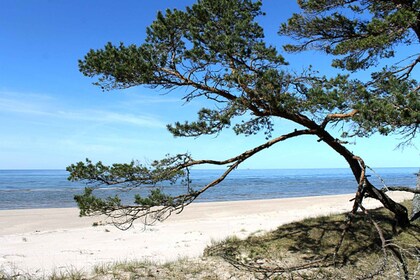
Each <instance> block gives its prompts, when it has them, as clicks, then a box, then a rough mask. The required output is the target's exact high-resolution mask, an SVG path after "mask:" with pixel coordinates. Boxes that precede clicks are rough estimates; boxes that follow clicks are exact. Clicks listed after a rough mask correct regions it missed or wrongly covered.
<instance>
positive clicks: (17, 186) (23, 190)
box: [0, 167, 419, 210]
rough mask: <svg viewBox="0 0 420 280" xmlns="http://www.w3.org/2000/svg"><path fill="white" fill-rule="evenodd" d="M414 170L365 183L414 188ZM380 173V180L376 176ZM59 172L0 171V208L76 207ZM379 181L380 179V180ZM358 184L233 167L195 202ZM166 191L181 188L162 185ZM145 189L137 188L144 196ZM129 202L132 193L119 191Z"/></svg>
mask: <svg viewBox="0 0 420 280" xmlns="http://www.w3.org/2000/svg"><path fill="white" fill-rule="evenodd" d="M418 171H419V168H417V167H413V168H379V169H376V170H375V172H376V173H377V174H374V173H372V172H369V174H370V178H369V179H370V181H372V182H373V183H375V184H376V185H377V186H378V187H382V186H383V185H384V182H385V184H386V185H388V186H392V185H404V186H411V187H414V186H415V184H416V176H415V175H414V173H416V172H418ZM222 172H223V170H193V171H192V173H191V178H192V186H194V187H197V188H198V187H200V186H203V185H204V184H206V183H208V182H210V180H212V179H215V178H217V177H218V176H219V175H220V174H221V173H222ZM378 175H380V178H381V179H379V178H378ZM67 176H68V173H67V172H66V171H64V170H0V209H2V210H4V209H24V208H55V207H76V203H75V202H74V200H73V197H74V195H75V194H80V193H81V192H82V191H83V188H84V186H85V185H84V184H83V183H74V182H69V181H67ZM382 180H383V181H384V182H382ZM356 187H357V184H356V183H355V180H354V178H353V175H352V174H351V172H350V170H349V169H344V168H343V169H273V170H235V171H234V172H232V173H231V174H230V175H229V176H228V177H227V178H226V179H225V180H224V181H223V182H222V183H221V184H220V185H219V186H216V187H214V188H213V189H210V190H209V191H208V192H207V193H205V194H203V196H202V197H200V198H199V199H198V200H197V201H201V202H203V201H228V200H248V199H270V198H285V197H300V196H317V195H333V194H346V193H353V192H355V190H356ZM163 188H164V190H165V191H167V192H168V193H171V194H176V193H180V192H182V191H183V187H182V186H177V185H173V186H165V187H163ZM97 192H98V194H99V195H100V196H110V195H114V194H115V189H105V188H102V189H99V190H98V191H97ZM146 193H147V189H142V190H140V194H141V195H145V194H146ZM122 197H123V200H124V201H127V202H130V201H131V200H132V199H133V191H131V192H124V193H123V195H122Z"/></svg>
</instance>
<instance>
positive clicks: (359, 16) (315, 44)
mask: <svg viewBox="0 0 420 280" xmlns="http://www.w3.org/2000/svg"><path fill="white" fill-rule="evenodd" d="M299 4H300V6H301V8H302V9H303V11H304V12H303V13H301V14H294V15H293V16H292V17H291V18H290V19H289V20H288V22H287V23H283V24H282V25H281V27H280V34H283V35H288V36H292V37H294V38H296V39H298V40H300V41H301V43H300V44H296V45H293V44H289V45H286V46H285V49H286V50H287V51H302V50H306V49H317V50H323V51H325V52H326V53H331V54H333V55H343V57H341V58H337V59H336V60H334V62H333V66H335V67H339V68H344V69H347V70H351V71H355V70H358V69H367V68H368V67H370V66H372V65H375V64H376V63H377V62H378V60H380V59H382V58H388V57H393V56H394V55H395V53H394V47H395V45H396V44H400V43H404V44H407V43H410V42H412V41H413V36H416V33H417V36H418V34H419V33H418V32H419V31H420V30H419V29H418V26H417V25H418V23H417V22H418V20H417V18H418V14H419V10H418V6H419V1H365V0H363V1H356V0H352V1H317V0H306V1H299ZM416 7H417V8H416ZM417 40H418V39H417ZM417 40H415V41H417Z"/></svg>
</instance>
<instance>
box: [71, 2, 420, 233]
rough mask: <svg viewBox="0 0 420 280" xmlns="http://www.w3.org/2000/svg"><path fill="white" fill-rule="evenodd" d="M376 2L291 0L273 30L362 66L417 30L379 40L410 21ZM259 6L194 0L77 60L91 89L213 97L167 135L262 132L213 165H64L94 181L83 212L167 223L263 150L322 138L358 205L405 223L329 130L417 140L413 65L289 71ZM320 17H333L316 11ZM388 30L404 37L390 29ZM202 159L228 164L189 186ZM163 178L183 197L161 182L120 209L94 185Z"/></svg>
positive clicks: (188, 160)
mask: <svg viewBox="0 0 420 280" xmlns="http://www.w3.org/2000/svg"><path fill="white" fill-rule="evenodd" d="M383 2H384V3H385V2H386V3H387V2H388V1H327V0H325V1H300V4H301V6H302V8H303V9H304V13H303V14H302V15H300V14H296V15H293V17H292V18H291V19H290V20H289V22H288V23H287V24H284V25H282V27H281V29H280V32H281V33H282V34H286V35H289V36H293V37H295V38H297V39H299V40H302V43H301V44H296V45H288V46H285V48H286V50H288V51H300V50H305V49H309V48H316V49H321V50H324V51H325V52H327V53H332V54H336V55H341V56H340V57H339V58H337V60H335V62H334V66H336V67H341V68H345V69H348V70H351V71H356V70H358V69H366V68H368V67H370V66H372V65H374V64H375V61H376V60H377V59H379V58H383V57H391V56H392V55H393V54H394V53H393V52H392V51H391V50H392V49H393V45H394V43H399V42H404V43H407V42H406V41H404V40H405V39H404V40H403V39H402V38H406V37H407V36H409V33H410V32H409V30H414V29H413V27H411V25H407V24H405V25H403V26H405V28H406V29H407V30H406V31H404V32H402V31H400V29H401V26H400V27H396V29H395V30H396V31H392V32H391V33H392V34H393V35H394V36H393V37H392V38H388V36H382V37H386V38H382V37H381V34H382V33H383V30H384V29H386V28H385V27H384V26H385V25H392V24H393V22H394V21H398V22H399V20H396V19H395V18H394V17H403V16H404V17H409V15H408V14H409V13H408V12H406V13H405V12H404V13H402V14H401V15H398V14H399V13H397V11H396V9H398V8H397V6H398V5H397V4H395V5H394V8H392V7H391V8H392V9H391V8H389V6H390V5H385V4H384V3H383ZM393 2H399V1H393ZM381 3H382V4H381ZM347 6H348V7H349V9H350V10H351V11H352V12H353V13H356V14H359V15H360V17H361V18H364V17H366V16H367V15H369V14H370V13H373V18H372V19H371V20H369V18H368V19H366V20H357V19H353V17H352V16H350V15H349V18H351V19H349V18H347V17H346V13H345V12H341V8H342V7H347ZM416 6H417V5H416ZM261 7H262V2H261V1H250V0H199V1H197V3H196V4H194V5H192V6H191V7H187V8H186V10H185V11H181V10H167V11H166V12H165V13H161V12H159V13H158V14H157V18H156V20H155V21H154V22H153V23H152V24H151V25H150V26H149V27H148V28H147V30H146V33H147V37H146V39H145V42H144V43H143V44H141V45H139V46H137V45H128V46H126V45H125V44H123V43H120V44H118V45H115V44H112V43H108V44H107V45H106V46H105V47H104V48H103V49H99V50H90V51H89V53H88V54H87V55H86V56H85V58H84V59H83V60H81V61H79V67H80V71H81V72H82V73H83V74H84V75H86V76H88V77H97V81H96V82H95V84H96V85H98V86H100V87H101V88H102V89H103V90H113V89H125V88H129V87H134V86H149V87H152V88H163V89H167V90H171V89H174V88H185V89H186V92H187V93H186V94H185V96H184V99H185V101H187V102H188V101H191V100H193V99H196V98H204V99H207V100H210V101H212V103H213V105H214V106H212V107H210V108H202V109H201V110H200V111H199V112H198V117H197V120H194V121H190V120H189V121H184V122H175V123H174V124H171V125H168V130H169V131H170V132H171V133H172V134H173V135H174V136H177V137H197V136H200V135H207V134H218V133H221V131H222V130H224V129H233V130H234V131H235V133H237V134H244V135H252V134H256V133H259V132H263V133H265V135H266V137H267V142H265V143H262V144H261V145H260V146H257V147H255V148H253V149H251V150H248V151H244V152H243V153H242V154H239V155H237V156H235V157H232V158H229V159H225V160H220V161H217V160H211V159H206V160H195V159H193V157H192V156H191V155H188V154H180V155H175V156H168V157H167V158H164V159H162V160H157V161H154V162H153V163H152V164H151V165H150V166H146V165H142V164H140V163H137V162H132V163H130V164H114V165H112V166H104V165H103V164H102V163H101V162H99V163H92V162H90V161H89V160H87V161H86V162H79V163H77V164H73V165H71V166H69V167H68V171H69V172H70V177H69V178H70V179H71V180H82V181H86V182H87V183H88V184H90V185H91V187H90V188H87V189H86V192H85V193H84V194H83V195H79V196H76V200H77V202H78V203H79V207H80V208H81V214H82V215H90V214H106V215H108V216H110V217H113V218H114V219H115V221H116V224H117V225H119V226H121V227H124V226H126V225H128V226H130V225H131V223H132V222H133V221H134V220H136V219H138V218H141V217H152V221H153V220H154V219H163V218H166V217H167V216H168V215H169V214H170V213H172V212H173V211H182V209H183V207H185V206H186V205H188V204H189V203H191V202H192V201H194V199H196V198H197V197H198V196H199V195H200V194H201V193H203V192H204V191H206V190H208V189H209V188H211V187H214V186H216V185H217V184H218V183H220V182H221V181H222V180H223V179H224V178H225V177H226V176H227V175H228V174H229V173H230V172H231V171H232V170H234V169H235V168H236V167H238V166H239V165H240V164H241V163H242V162H243V161H245V160H247V159H248V158H250V157H252V156H253V155H254V154H256V153H258V152H260V151H261V150H263V149H267V148H269V147H271V146H272V145H275V144H277V143H279V142H282V141H285V140H287V139H290V138H293V137H298V136H301V135H313V136H315V138H314V140H317V141H318V142H324V143H326V144H327V145H328V146H329V147H331V148H332V149H333V150H334V151H335V152H337V153H338V154H340V155H341V156H342V157H343V158H344V159H345V160H346V161H347V162H348V164H349V166H350V168H351V169H352V171H353V174H354V176H355V179H356V180H357V182H358V184H359V192H358V196H357V199H356V201H357V203H361V200H362V199H363V196H364V195H369V196H372V197H374V198H376V199H378V200H380V201H381V202H382V203H383V204H384V206H385V207H387V208H388V209H389V210H391V211H392V212H394V213H395V215H396V219H397V221H398V223H399V225H401V226H403V227H404V226H407V225H408V224H409V220H408V216H407V214H408V213H407V209H406V208H405V207H404V206H402V205H400V204H398V203H395V202H394V201H393V200H392V199H390V198H389V197H388V196H387V194H386V193H385V191H384V190H380V189H377V188H376V187H374V186H373V185H372V184H370V183H369V181H368V180H367V179H366V178H365V177H364V168H365V166H364V163H363V161H362V160H361V159H360V158H359V157H356V156H355V155H353V154H352V153H351V152H350V151H349V150H348V149H347V148H346V146H345V144H346V139H343V138H340V135H337V136H334V135H332V133H333V132H329V130H330V128H331V127H332V126H333V125H337V124H340V123H345V126H344V127H345V128H346V129H347V131H345V133H343V135H341V136H345V137H350V136H369V135H371V134H373V133H376V132H379V133H382V134H388V133H391V132H396V133H401V134H402V135H403V136H406V137H407V138H406V139H407V140H411V139H414V137H415V136H416V133H417V132H418V130H419V106H420V101H419V95H418V87H419V85H418V82H417V81H416V80H414V79H413V78H412V77H411V73H412V69H410V68H398V69H397V68H394V67H387V68H384V69H383V70H382V71H378V72H374V73H372V80H370V81H369V82H365V81H360V80H357V79H350V77H349V75H344V74H340V75H336V76H334V77H327V76H320V75H318V74H316V72H312V71H311V70H308V71H304V72H303V73H301V74H295V73H293V72H291V71H289V70H288V63H287V62H286V60H285V58H284V57H283V56H282V55H280V54H279V53H278V50H277V48H276V47H274V46H271V45H267V44H266V43H265V41H264V32H263V28H262V27H261V26H260V25H259V23H258V20H257V18H258V17H260V16H263V15H264V13H263V12H262V10H261ZM369 9H372V11H371V10H369ZM335 10H337V12H335ZM324 12H327V13H328V12H331V15H327V16H325V15H324V14H323V13H324ZM393 18H394V19H393ZM369 22H372V23H369ZM413 24H414V23H413ZM413 24H412V25H413ZM374 26H376V27H375V28H373V27H374ZM380 26H382V29H380ZM393 28H394V26H393V25H392V28H391V30H394V29H393ZM410 28H412V29H410ZM381 30H382V31H381ZM386 30H388V29H386ZM397 31H398V32H400V33H401V32H402V33H401V34H400V33H398V34H394V33H395V32H397ZM351 32H352V33H351ZM375 34H376V35H375ZM340 36H341V37H340ZM366 38H368V39H366ZM416 63H417V62H416ZM415 65H416V64H414V66H415ZM414 66H413V67H414ZM403 74H406V75H403ZM275 119H285V120H288V121H291V122H293V123H295V124H296V125H297V126H296V127H297V129H295V130H293V131H290V132H286V133H284V134H282V135H273V132H274V130H273V126H274V121H273V120H275ZM201 164H213V165H224V166H226V171H225V172H224V173H223V174H222V175H221V176H220V177H219V178H217V179H216V180H214V181H212V182H209V183H208V184H207V185H205V186H201V187H200V188H198V189H193V188H192V187H191V184H190V178H189V168H190V167H192V166H195V165H201ZM161 182H164V183H176V184H180V185H183V186H185V193H184V194H182V195H179V196H175V197H171V196H169V195H167V194H165V193H164V191H161V190H160V189H159V188H158V189H157V190H154V191H152V192H151V193H150V195H149V196H148V197H145V198H143V197H140V196H136V197H135V198H134V200H133V203H132V204H129V205H126V204H124V203H122V202H121V200H119V198H118V197H112V198H107V199H103V198H98V197H96V196H94V194H93V191H94V188H95V187H96V186H97V185H105V186H106V185H112V186H117V187H121V188H123V189H124V188H135V187H141V186H145V185H152V186H158V185H159V183H161Z"/></svg>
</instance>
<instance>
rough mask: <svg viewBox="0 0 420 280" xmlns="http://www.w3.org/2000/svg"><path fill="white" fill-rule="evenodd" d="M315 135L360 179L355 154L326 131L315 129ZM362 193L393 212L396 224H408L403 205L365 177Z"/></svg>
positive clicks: (360, 169)
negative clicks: (344, 161) (343, 160)
mask: <svg viewBox="0 0 420 280" xmlns="http://www.w3.org/2000/svg"><path fill="white" fill-rule="evenodd" d="M317 135H318V136H319V137H320V138H321V139H322V141H324V142H325V143H326V144H327V145H329V146H330V147H331V148H332V149H334V150H335V151H336V152H337V153H339V154H340V155H341V156H343V157H344V158H345V159H346V161H347V163H348V164H349V165H350V168H351V170H352V172H353V175H354V177H355V179H356V181H357V182H359V181H360V176H361V174H362V167H361V166H360V163H359V161H358V160H357V158H356V157H355V155H354V154H353V153H352V152H350V151H349V150H348V149H347V148H346V147H344V146H343V145H341V144H340V143H339V142H338V141H337V140H336V139H335V138H334V137H332V136H331V135H330V134H329V133H328V132H327V131H325V130H323V129H320V130H318V131H317ZM363 192H364V193H363V194H367V195H368V196H369V197H372V198H374V199H377V200H379V201H380V202H381V203H382V204H383V206H384V207H385V208H386V209H388V210H390V211H391V212H393V213H394V215H395V221H396V225H397V226H400V227H402V228H406V227H408V226H409V225H410V220H409V218H408V211H407V208H405V207H404V206H403V205H401V204H399V203H397V202H395V201H393V200H392V199H391V198H390V197H389V196H388V195H386V194H385V192H384V191H382V190H379V189H377V188H376V187H375V186H374V185H372V184H371V183H370V182H369V181H368V180H367V179H366V186H365V188H364V190H363Z"/></svg>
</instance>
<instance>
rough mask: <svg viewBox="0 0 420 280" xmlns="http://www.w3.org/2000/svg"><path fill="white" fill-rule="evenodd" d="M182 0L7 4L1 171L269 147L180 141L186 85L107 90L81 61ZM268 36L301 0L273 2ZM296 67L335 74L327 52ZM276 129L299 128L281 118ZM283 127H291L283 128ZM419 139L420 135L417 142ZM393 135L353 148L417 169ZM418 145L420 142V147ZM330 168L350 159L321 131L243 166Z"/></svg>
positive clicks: (0, 20)
mask: <svg viewBox="0 0 420 280" xmlns="http://www.w3.org/2000/svg"><path fill="white" fill-rule="evenodd" d="M193 2H194V1H190V0H188V1H187V0H182V1H173V0H172V1H171V0H160V1H149V0H132V1H110V0H101V1H97V0H90V1H85V0H73V1H62V0H55V1H50V0H26V1H15V0H2V1H1V9H0V127H1V130H0V169H46V168H52V169H64V168H65V167H66V166H68V165H69V164H71V163H74V162H77V161H80V160H84V159H85V158H87V157H88V158H90V159H92V160H93V161H97V160H102V161H103V162H105V163H113V162H128V161H131V160H133V159H135V160H140V161H151V160H153V159H158V158H161V157H162V156H164V155H165V154H167V153H170V154H177V153H184V152H189V153H191V154H192V156H193V157H194V158H196V159H203V158H212V159H223V158H226V157H230V156H234V155H237V154H239V153H241V152H242V151H244V150H245V149H249V148H252V147H253V146H255V145H259V144H261V143H263V142H264V141H265V140H264V136H263V135H257V136H253V137H243V136H235V135H234V134H233V133H232V132H230V131H226V132H224V133H222V134H221V135H219V136H218V137H214V136H206V137H200V138H197V139H192V138H188V139H181V138H174V137H172V135H170V134H169V132H167V130H166V128H165V125H166V124H168V123H172V122H174V121H175V120H179V121H183V120H187V119H190V120H193V119H195V112H196V111H197V110H198V109H199V108H200V107H201V105H202V104H200V102H201V101H194V102H192V103H189V104H183V102H182V101H181V100H180V98H181V97H182V95H183V93H184V91H183V90H180V91H174V92H172V93H170V94H165V92H164V91H162V90H160V91H159V90H151V89H147V88H143V87H137V88H132V89H128V90H124V91H112V92H106V93H103V92H101V91H100V89H99V88H97V87H95V86H93V85H92V82H93V81H94V80H92V79H90V78H87V77H84V76H83V75H82V74H81V73H80V72H79V71H78V67H77V61H78V59H81V58H83V56H84V55H85V54H86V53H87V51H89V49H91V48H93V49H97V48H101V47H103V46H104V45H105V44H106V43H107V42H109V41H110V42H114V43H118V42H120V41H122V42H125V43H127V44H129V43H136V44H141V43H142V41H143V39H144V37H145V28H146V27H147V26H148V25H149V24H150V23H151V22H152V21H153V19H154V18H155V15H156V13H157V11H158V10H164V9H166V8H174V7H177V8H180V9H182V8H183V7H185V6H186V5H190V4H192V3H193ZM264 10H265V11H266V12H267V16H266V17H264V18H261V25H263V27H264V28H265V31H266V36H267V40H268V41H269V42H270V43H271V44H274V45H277V46H279V47H280V46H281V44H282V43H283V42H284V38H281V37H279V36H278V35H277V34H276V33H277V30H278V26H279V24H280V22H282V21H284V20H286V19H287V18H288V17H289V16H290V15H291V14H292V12H296V11H298V7H297V5H296V3H295V1H291V0H290V1H265V3H264ZM284 55H285V57H286V59H287V60H288V61H289V62H291V66H292V67H293V69H295V70H297V71H300V70H301V69H303V68H304V67H305V66H308V65H309V64H312V65H314V66H315V68H316V69H320V70H321V71H331V70H330V69H329V67H328V65H329V60H328V59H327V58H325V57H323V56H322V55H320V54H319V53H305V54H303V55H293V56H292V55H288V54H284ZM279 124H280V125H281V127H280V128H277V129H276V134H280V133H287V132H289V131H290V130H293V129H294V126H293V125H291V124H288V123H283V122H280V123H279ZM282 128H284V130H283V129H282ZM417 142H418V141H417ZM397 144H398V140H397V139H395V137H393V136H389V137H381V136H374V137H372V138H370V139H356V145H350V146H349V148H350V150H352V151H353V152H354V153H355V154H357V155H360V156H362V157H363V158H364V159H365V161H366V162H367V164H368V165H370V166H372V167H405V166H413V167H416V166H418V164H419V150H417V149H415V148H406V149H405V150H403V151H401V150H394V148H395V146H396V145H397ZM418 146H419V145H418ZM323 167H325V168H330V167H347V164H346V162H344V160H343V159H342V158H341V157H340V156H338V155H337V154H336V153H334V152H333V151H331V150H330V149H329V148H328V147H326V146H325V144H322V143H318V142H317V141H316V139H315V138H313V137H302V138H299V139H292V140H290V141H287V142H284V143H280V144H278V145H277V146H274V147H273V148H271V149H270V150H267V151H264V152H262V153H261V154H259V155H257V156H255V158H252V159H250V160H249V161H248V162H245V163H244V164H243V165H242V166H241V168H323Z"/></svg>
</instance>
